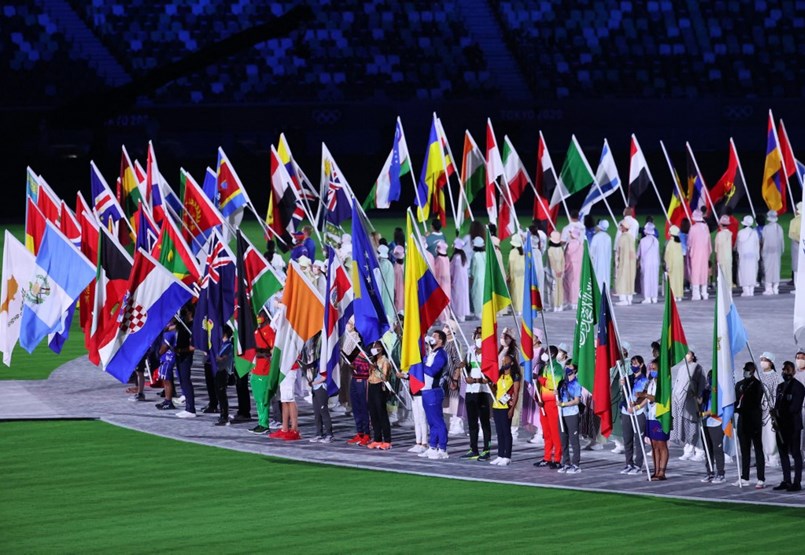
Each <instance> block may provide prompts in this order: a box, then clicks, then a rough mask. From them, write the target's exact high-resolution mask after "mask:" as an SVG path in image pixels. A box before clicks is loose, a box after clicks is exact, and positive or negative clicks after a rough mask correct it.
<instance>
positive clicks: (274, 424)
mask: <svg viewBox="0 0 805 555" xmlns="http://www.w3.org/2000/svg"><path fill="white" fill-rule="evenodd" d="M280 428H282V422H277V421H276V420H269V421H268V429H269V430H279V429H280Z"/></svg>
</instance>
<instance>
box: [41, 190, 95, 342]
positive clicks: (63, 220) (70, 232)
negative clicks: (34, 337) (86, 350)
mask: <svg viewBox="0 0 805 555" xmlns="http://www.w3.org/2000/svg"><path fill="white" fill-rule="evenodd" d="M59 229H60V230H61V232H62V233H63V234H64V236H65V237H67V240H68V241H70V243H72V244H73V246H75V248H77V249H78V250H79V251H81V226H80V225H79V223H78V220H77V219H76V217H75V215H74V214H73V211H72V210H70V208H69V207H68V206H67V203H65V202H64V201H61V216H60V217H59ZM81 254H84V253H83V251H82V252H81ZM87 260H91V259H90V258H87ZM91 283H92V282H90V285H91ZM88 288H89V285H88V286H87V287H85V288H84V291H86V290H87V289H88ZM84 291H82V292H81V295H83V294H84ZM80 297H81V296H79V299H78V300H80ZM78 300H77V301H78ZM76 304H77V302H76V303H73V305H72V306H71V307H70V308H68V309H67V311H66V312H65V313H64V314H63V315H62V323H61V326H60V327H59V329H58V330H56V331H54V332H53V333H51V334H49V336H48V346H49V347H50V350H52V351H53V352H54V353H56V354H59V353H61V350H62V347H64V344H65V342H66V341H67V338H68V337H69V335H70V326H71V325H72V323H73V314H74V313H75V307H76Z"/></svg>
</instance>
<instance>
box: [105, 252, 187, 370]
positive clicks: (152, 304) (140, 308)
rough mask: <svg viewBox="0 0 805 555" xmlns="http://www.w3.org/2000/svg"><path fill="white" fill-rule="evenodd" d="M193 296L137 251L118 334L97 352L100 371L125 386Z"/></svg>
mask: <svg viewBox="0 0 805 555" xmlns="http://www.w3.org/2000/svg"><path fill="white" fill-rule="evenodd" d="M192 296H193V293H192V291H190V289H189V288H188V287H187V286H186V285H185V284H184V283H182V282H181V281H179V280H178V279H176V277H175V276H174V275H173V274H172V273H171V272H170V271H169V270H167V269H166V268H165V267H164V266H162V265H161V264H160V263H159V262H157V261H156V260H154V259H153V258H151V256H149V255H148V254H147V253H146V252H145V251H143V250H142V249H141V250H139V251H137V254H136V255H135V257H134V266H133V267H132V269H131V276H130V277H129V288H128V291H127V292H126V295H125V297H124V298H123V302H122V303H121V306H120V311H119V313H118V316H117V330H116V331H115V333H114V334H113V335H111V336H110V338H109V340H108V341H107V342H106V343H104V344H102V345H100V346H99V349H98V352H99V354H100V359H101V366H102V367H103V369H104V370H105V371H106V372H108V373H110V374H112V375H113V376H114V377H115V378H117V379H118V380H119V381H120V382H121V383H126V382H128V380H129V378H130V377H131V374H132V372H134V369H135V368H136V367H137V364H138V363H139V362H140V360H142V358H143V356H144V355H145V352H146V351H147V350H148V348H149V347H150V346H151V345H152V344H153V343H154V340H156V338H157V336H158V335H159V334H160V333H162V330H163V329H165V326H166V325H167V324H168V322H170V320H171V318H173V317H174V315H175V314H176V313H177V312H178V311H179V309H180V308H182V306H184V304H185V303H186V302H187V301H189V300H190V298H191V297H192Z"/></svg>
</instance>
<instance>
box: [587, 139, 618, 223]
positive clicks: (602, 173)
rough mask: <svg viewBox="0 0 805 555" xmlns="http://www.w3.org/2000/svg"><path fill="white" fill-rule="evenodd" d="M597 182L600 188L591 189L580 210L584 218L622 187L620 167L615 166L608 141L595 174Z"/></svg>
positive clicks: (605, 142)
mask: <svg viewBox="0 0 805 555" xmlns="http://www.w3.org/2000/svg"><path fill="white" fill-rule="evenodd" d="M595 180H596V182H597V183H598V186H597V187H596V186H595V185H593V186H592V187H590V191H589V192H588V193H587V197H586V198H585V199H584V202H583V203H582V204H581V208H580V209H579V214H580V215H581V216H582V217H583V216H586V215H587V214H589V213H590V209H591V208H592V207H593V205H595V203H596V202H598V201H599V200H602V199H604V198H606V197H608V196H609V195H611V194H612V193H614V192H615V191H617V190H618V189H619V188H620V186H621V178H620V176H619V175H618V167H617V166H616V165H615V158H614V157H613V156H612V151H611V150H610V148H609V143H608V142H607V140H606V139H604V148H603V150H602V151H601V160H600V161H599V162H598V170H597V171H596V172H595Z"/></svg>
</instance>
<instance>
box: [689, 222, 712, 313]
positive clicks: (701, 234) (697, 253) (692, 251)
mask: <svg viewBox="0 0 805 555" xmlns="http://www.w3.org/2000/svg"><path fill="white" fill-rule="evenodd" d="M712 252H713V246H712V244H711V243H710V229H709V228H708V227H707V224H706V223H704V217H703V216H702V213H701V211H700V210H694V211H693V225H692V226H690V232H689V233H688V263H689V265H690V289H691V293H692V298H693V300H694V301H700V300H702V299H707V298H708V297H709V295H708V294H707V278H708V274H709V270H710V254H711V253H712Z"/></svg>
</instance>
